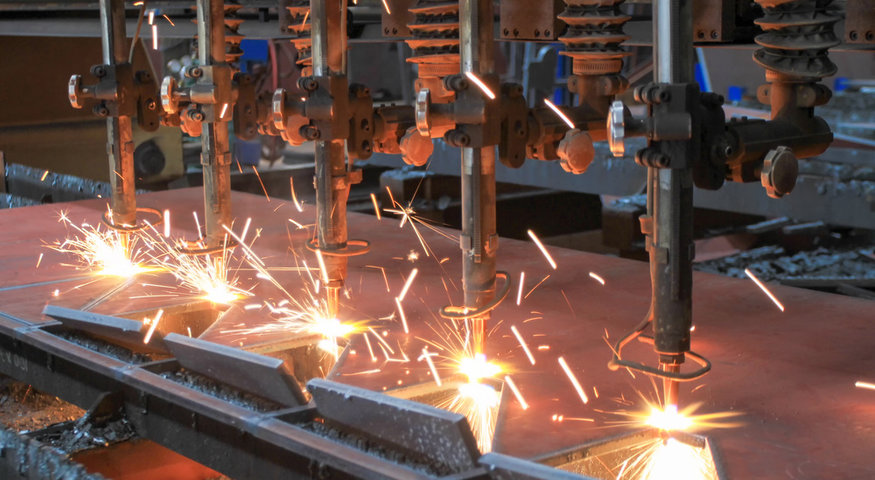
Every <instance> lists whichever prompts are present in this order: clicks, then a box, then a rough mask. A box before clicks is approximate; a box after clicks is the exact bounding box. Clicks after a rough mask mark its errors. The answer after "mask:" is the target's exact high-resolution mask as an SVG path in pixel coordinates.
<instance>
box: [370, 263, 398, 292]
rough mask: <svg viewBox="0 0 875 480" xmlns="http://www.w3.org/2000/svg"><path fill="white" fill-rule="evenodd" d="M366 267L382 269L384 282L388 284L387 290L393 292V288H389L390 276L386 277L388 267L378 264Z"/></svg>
mask: <svg viewBox="0 0 875 480" xmlns="http://www.w3.org/2000/svg"><path fill="white" fill-rule="evenodd" d="M365 268H375V269H378V270H380V273H382V274H383V283H385V284H386V292H387V293H388V292H391V291H392V290H391V289H390V288H389V278H388V277H386V269H385V268H383V267H380V266H377V265H365Z"/></svg>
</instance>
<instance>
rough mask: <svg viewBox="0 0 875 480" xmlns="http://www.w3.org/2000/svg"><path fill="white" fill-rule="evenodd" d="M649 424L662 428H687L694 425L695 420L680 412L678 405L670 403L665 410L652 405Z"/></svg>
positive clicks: (648, 419)
mask: <svg viewBox="0 0 875 480" xmlns="http://www.w3.org/2000/svg"><path fill="white" fill-rule="evenodd" d="M647 425H650V426H651V427H656V428H658V429H660V430H666V431H673V430H687V429H688V428H690V427H692V426H693V420H692V419H690V418H688V417H686V416H685V415H684V414H682V413H680V412H678V406H677V405H668V406H666V407H665V410H660V409H658V408H656V407H651V410H650V416H649V417H647Z"/></svg>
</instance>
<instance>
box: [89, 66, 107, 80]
mask: <svg viewBox="0 0 875 480" xmlns="http://www.w3.org/2000/svg"><path fill="white" fill-rule="evenodd" d="M91 74H92V75H94V76H95V77H97V78H103V77H105V76H106V67H104V66H103V65H95V66H93V67H91Z"/></svg>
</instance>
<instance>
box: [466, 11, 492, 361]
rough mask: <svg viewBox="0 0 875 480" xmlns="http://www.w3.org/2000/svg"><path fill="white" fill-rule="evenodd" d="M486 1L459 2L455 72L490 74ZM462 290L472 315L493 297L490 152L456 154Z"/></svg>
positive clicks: (481, 321) (482, 321)
mask: <svg viewBox="0 0 875 480" xmlns="http://www.w3.org/2000/svg"><path fill="white" fill-rule="evenodd" d="M492 8H493V6H492V0H460V3H459V22H460V27H459V40H460V46H459V55H460V60H461V64H462V65H461V66H462V68H461V71H462V73H463V74H464V73H465V72H472V73H474V74H477V75H481V76H483V75H486V74H488V73H492V70H493V55H494V50H495V45H494V40H493V31H492V28H493V27H492V23H493V12H492ZM461 244H462V245H461V247H462V285H463V289H464V295H465V306H466V307H467V308H469V309H476V308H479V307H482V306H483V305H485V304H487V303H489V302H490V301H492V299H493V298H494V296H495V253H496V250H497V248H498V235H497V233H496V226H495V146H488V147H483V148H462V237H461ZM488 319H489V314H485V315H481V316H480V317H478V318H474V319H472V323H473V331H474V334H473V339H474V345H475V350H476V351H478V352H482V351H483V344H484V341H485V336H486V322H487V321H488Z"/></svg>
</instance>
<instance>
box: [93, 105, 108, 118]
mask: <svg viewBox="0 0 875 480" xmlns="http://www.w3.org/2000/svg"><path fill="white" fill-rule="evenodd" d="M94 114H95V115H97V116H98V117H106V116H108V115H109V109H108V108H106V105H104V104H103V103H100V104H98V105H95V106H94Z"/></svg>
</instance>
